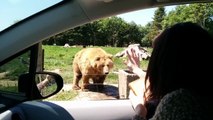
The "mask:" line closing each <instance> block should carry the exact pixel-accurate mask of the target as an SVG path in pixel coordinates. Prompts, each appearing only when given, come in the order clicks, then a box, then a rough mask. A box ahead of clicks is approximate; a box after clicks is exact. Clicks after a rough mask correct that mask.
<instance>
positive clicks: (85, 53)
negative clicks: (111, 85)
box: [72, 48, 114, 90]
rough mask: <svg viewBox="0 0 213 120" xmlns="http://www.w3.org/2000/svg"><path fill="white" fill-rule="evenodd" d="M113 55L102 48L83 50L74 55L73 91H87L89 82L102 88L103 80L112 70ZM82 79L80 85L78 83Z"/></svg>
mask: <svg viewBox="0 0 213 120" xmlns="http://www.w3.org/2000/svg"><path fill="white" fill-rule="evenodd" d="M112 58H113V55H111V54H109V53H107V52H106V51H104V50H103V49H102V48H84V49H82V50H80V51H79V52H77V53H76V54H75V57H74V60H73V75H74V76H73V86H72V89H74V90H79V89H82V90H86V89H88V85H89V80H90V79H92V81H93V83H94V84H98V85H100V86H102V87H103V83H104V80H105V78H106V76H107V75H108V74H109V72H110V70H111V69H112V68H113V65H114V63H113V60H112ZM81 79H82V85H81V86H79V81H80V80H81Z"/></svg>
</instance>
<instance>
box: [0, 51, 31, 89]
mask: <svg viewBox="0 0 213 120" xmlns="http://www.w3.org/2000/svg"><path fill="white" fill-rule="evenodd" d="M29 64H30V52H29V51H28V52H26V53H24V54H23V55H21V56H18V57H17V58H15V59H13V60H11V61H9V62H7V63H5V64H4V65H2V66H0V91H9V92H18V78H19V76H20V75H21V74H24V73H26V72H28V71H29Z"/></svg>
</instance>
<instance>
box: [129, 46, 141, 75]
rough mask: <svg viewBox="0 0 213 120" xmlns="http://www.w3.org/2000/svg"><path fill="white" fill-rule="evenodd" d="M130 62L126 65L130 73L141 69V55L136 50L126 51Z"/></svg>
mask: <svg viewBox="0 0 213 120" xmlns="http://www.w3.org/2000/svg"><path fill="white" fill-rule="evenodd" d="M126 54H127V57H128V60H127V61H126V65H127V67H128V69H129V70H130V71H133V70H134V69H136V68H140V60H139V53H138V52H137V51H136V50H135V49H134V48H130V49H128V50H127V51H126Z"/></svg>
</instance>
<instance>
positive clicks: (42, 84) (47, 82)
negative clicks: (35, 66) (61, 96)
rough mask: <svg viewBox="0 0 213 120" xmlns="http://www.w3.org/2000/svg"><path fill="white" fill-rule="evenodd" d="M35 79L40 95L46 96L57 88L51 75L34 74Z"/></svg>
mask: <svg viewBox="0 0 213 120" xmlns="http://www.w3.org/2000/svg"><path fill="white" fill-rule="evenodd" d="M35 80H36V84H37V88H38V90H39V91H40V94H41V95H42V97H46V96H48V95H50V94H52V93H53V92H55V91H56V90H57V84H56V82H55V77H54V76H53V75H49V74H36V76H35Z"/></svg>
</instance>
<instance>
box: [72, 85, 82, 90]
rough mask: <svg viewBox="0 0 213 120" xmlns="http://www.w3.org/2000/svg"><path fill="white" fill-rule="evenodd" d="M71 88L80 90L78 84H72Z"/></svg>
mask: <svg viewBox="0 0 213 120" xmlns="http://www.w3.org/2000/svg"><path fill="white" fill-rule="evenodd" d="M72 89H73V90H80V89H81V87H79V86H77V85H73V86H72Z"/></svg>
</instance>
